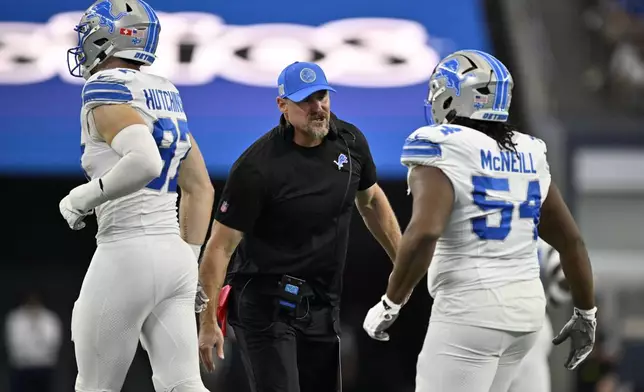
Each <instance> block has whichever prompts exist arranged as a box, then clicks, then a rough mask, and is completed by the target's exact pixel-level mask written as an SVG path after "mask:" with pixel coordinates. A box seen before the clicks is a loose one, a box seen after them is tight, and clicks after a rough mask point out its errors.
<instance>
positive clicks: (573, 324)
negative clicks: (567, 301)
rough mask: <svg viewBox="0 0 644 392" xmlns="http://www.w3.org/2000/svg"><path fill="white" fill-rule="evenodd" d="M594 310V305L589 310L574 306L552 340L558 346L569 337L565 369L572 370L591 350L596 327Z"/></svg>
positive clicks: (595, 310) (595, 309)
mask: <svg viewBox="0 0 644 392" xmlns="http://www.w3.org/2000/svg"><path fill="white" fill-rule="evenodd" d="M596 312H597V308H596V307H595V308H592V309H590V310H581V309H577V308H575V310H574V312H573V314H572V317H571V318H570V321H568V322H567V323H566V325H564V327H563V328H562V329H561V332H559V335H557V336H555V338H554V339H553V340H552V343H553V344H554V345H555V346H558V345H560V344H561V343H563V342H564V341H565V340H566V339H568V338H570V354H569V355H568V360H567V361H566V364H565V366H566V369H568V370H574V369H575V368H576V367H577V366H578V365H579V364H580V363H582V362H583V361H584V360H585V359H586V357H588V355H589V354H590V353H591V351H593V346H594V345H595V328H596V327H597V320H595V313H596Z"/></svg>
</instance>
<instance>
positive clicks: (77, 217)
mask: <svg viewBox="0 0 644 392" xmlns="http://www.w3.org/2000/svg"><path fill="white" fill-rule="evenodd" d="M58 209H59V210H60V214H61V215H62V216H63V218H65V220H66V221H67V224H68V225H69V227H70V228H71V229H72V230H80V229H82V228H83V227H85V222H84V221H83V220H84V219H85V217H86V216H88V215H92V214H93V213H94V210H89V211H81V210H78V209H76V208H74V207H73V206H72V202H71V197H70V195H67V196H65V197H63V199H62V200H61V201H60V203H59V204H58Z"/></svg>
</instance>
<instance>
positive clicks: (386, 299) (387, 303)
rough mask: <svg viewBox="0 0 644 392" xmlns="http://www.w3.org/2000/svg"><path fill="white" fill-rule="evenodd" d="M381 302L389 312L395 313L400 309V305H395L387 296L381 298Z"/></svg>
mask: <svg viewBox="0 0 644 392" xmlns="http://www.w3.org/2000/svg"><path fill="white" fill-rule="evenodd" d="M382 300H383V301H384V302H385V304H386V305H387V306H389V307H390V308H391V310H393V311H395V312H397V311H399V310H400V308H402V305H399V304H395V303H394V302H393V301H392V300H390V299H389V297H387V294H385V295H383V296H382Z"/></svg>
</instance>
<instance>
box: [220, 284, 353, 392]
mask: <svg viewBox="0 0 644 392" xmlns="http://www.w3.org/2000/svg"><path fill="white" fill-rule="evenodd" d="M246 283H247V282H245V281H242V282H240V283H239V282H238V283H233V285H232V287H233V288H232V291H231V297H230V301H229V305H228V314H229V318H228V320H229V322H230V325H231V326H232V327H233V329H234V331H235V336H236V337H237V342H238V345H239V348H240V351H241V354H242V355H241V356H242V361H243V362H244V366H245V368H246V373H247V375H248V379H249V383H250V387H251V390H252V391H253V392H336V391H339V390H340V387H339V385H340V383H341V381H340V371H339V368H340V363H339V362H340V357H339V356H340V337H339V333H338V332H339V328H338V325H339V321H338V317H337V314H338V312H337V311H336V309H335V308H333V307H332V306H330V305H328V304H323V303H320V302H319V301H317V300H316V299H315V298H307V299H305V300H304V302H303V303H302V304H301V306H300V309H299V314H298V315H297V316H298V319H297V320H292V319H290V320H289V319H287V318H284V317H279V316H278V317H275V301H274V300H275V296H274V294H275V289H274V287H273V286H272V285H266V284H264V283H265V282H259V281H253V280H251V281H250V282H248V284H246ZM275 284H277V281H275ZM307 303H308V306H307Z"/></svg>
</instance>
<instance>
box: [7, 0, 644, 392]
mask: <svg viewBox="0 0 644 392" xmlns="http://www.w3.org/2000/svg"><path fill="white" fill-rule="evenodd" d="M149 3H150V4H151V5H152V6H153V7H154V8H155V9H157V10H158V11H161V12H163V13H162V15H161V16H160V17H161V22H162V24H163V30H162V33H161V45H162V46H161V47H160V53H159V54H160V57H159V60H158V61H157V62H158V64H155V69H154V70H152V69H150V72H152V71H154V72H158V73H161V74H165V75H167V76H169V77H170V78H171V79H172V80H173V81H175V82H176V84H177V85H178V87H179V89H180V91H181V94H182V97H183V101H184V105H185V108H186V112H187V114H188V116H189V124H190V129H191V132H192V133H193V134H194V135H195V137H196V138H197V140H198V141H199V143H200V146H201V149H202V151H203V152H204V155H205V159H206V161H207V163H208V166H209V170H210V173H211V177H212V179H213V182H214V184H215V187H216V191H217V192H220V191H221V189H222V187H223V185H224V183H225V179H226V175H227V171H228V169H229V167H230V165H231V163H232V162H233V161H234V159H235V158H236V157H237V156H238V154H239V153H240V152H241V151H243V149H244V148H246V147H247V146H248V145H249V144H250V143H251V142H252V141H253V140H254V139H256V138H257V137H258V136H259V135H261V134H262V133H264V132H265V131H267V130H268V129H270V128H271V127H272V126H273V125H274V124H275V123H276V121H277V118H278V112H277V109H276V107H275V104H274V98H275V95H276V89H275V86H274V81H275V79H276V77H277V74H278V73H279V70H280V69H281V68H282V67H283V66H284V65H286V64H288V63H289V62H291V61H293V60H297V59H301V60H315V61H318V62H319V63H320V64H321V65H322V66H323V67H324V68H325V69H326V70H327V74H328V76H329V79H330V81H331V83H333V84H335V85H336V86H337V87H338V93H337V94H335V95H334V96H333V103H332V108H333V110H334V112H336V113H337V114H338V115H339V116H340V117H341V118H344V119H346V120H348V121H351V122H354V123H355V124H357V125H358V126H359V127H360V128H361V129H362V130H363V132H364V133H365V134H366V135H367V138H368V139H369V141H370V144H371V148H372V150H373V154H374V157H375V160H376V163H377V165H378V169H379V177H380V184H381V185H382V187H383V189H384V190H385V192H386V193H387V195H388V197H389V198H390V200H391V202H392V204H393V207H394V210H395V211H396V213H397V215H398V218H399V220H400V223H401V225H402V227H403V228H404V227H405V226H406V224H407V222H408V220H409V216H410V212H411V211H410V207H411V205H410V199H409V198H408V197H407V196H406V184H405V171H404V169H403V168H402V167H401V166H400V164H399V163H398V159H399V153H400V149H401V146H402V142H403V140H404V138H405V136H407V135H408V134H409V133H410V132H411V131H412V130H413V129H415V128H416V127H418V126H421V125H423V124H424V118H423V105H422V104H423V99H424V98H425V96H426V93H427V91H426V81H427V78H428V76H429V74H430V73H431V71H432V69H433V67H434V65H435V63H436V61H437V60H438V59H439V58H440V57H441V56H443V55H445V54H447V53H449V52H451V51H454V50H457V49H460V48H473V49H482V50H487V51H490V52H492V53H494V54H495V55H496V56H497V57H498V58H499V59H501V60H502V61H504V62H505V63H506V64H507V65H508V68H509V69H510V70H511V72H512V73H513V75H514V79H515V82H516V83H517V85H518V86H517V87H516V88H515V90H514V98H513V114H512V121H513V122H515V123H517V124H520V125H521V126H522V127H523V128H524V129H525V130H526V131H527V132H530V133H533V134H534V135H536V136H538V137H541V138H543V139H544V140H545V141H546V142H547V143H548V147H549V159H550V162H551V170H552V172H553V177H554V179H555V181H557V182H558V183H559V185H560V187H561V188H562V189H563V191H564V193H565V197H566V199H567V201H568V202H569V203H570V206H571V208H572V209H573V212H574V214H575V216H576V218H577V219H578V222H579V223H580V226H581V228H582V231H583V233H584V235H585V237H586V240H587V244H588V247H589V249H590V254H591V258H592V261H593V266H594V272H595V275H596V285H597V290H598V297H599V301H600V303H599V306H600V313H599V325H600V327H599V330H598V336H599V337H600V339H599V341H598V344H597V346H596V349H595V353H594V354H593V356H592V357H591V359H590V360H589V361H588V362H587V363H586V364H585V365H584V366H583V367H582V368H581V369H580V370H579V371H576V372H568V371H566V370H565V369H564V368H563V365H562V364H563V362H564V360H565V357H566V355H567V346H563V347H558V348H556V349H554V351H553V354H552V356H551V358H550V361H551V373H552V384H553V392H565V391H596V390H597V391H602V392H608V391H641V390H644V389H643V388H644V379H643V378H644V375H643V372H641V371H639V372H638V370H641V369H642V365H640V364H637V362H638V361H641V360H642V359H644V344H643V340H644V322H642V320H644V319H643V318H642V317H643V316H644V307H643V306H642V305H641V303H642V299H644V289H642V286H643V285H642V283H644V261H643V260H644V224H643V223H642V222H643V221H644V219H643V218H644V131H643V130H642V126H641V124H642V109H643V108H644V56H643V55H642V49H644V47H643V46H642V45H643V42H644V24H643V23H642V10H643V9H644V5H643V4H642V1H640V0H633V1H628V0H572V1H568V2H565V3H564V2H560V1H558V0H541V1H536V0H485V1H483V0H480V1H477V0H456V1H451V2H439V1H435V0H431V1H430V0H406V1H405V2H399V3H395V2H388V1H383V0H353V1H351V2H344V1H342V0H327V1H325V2H324V3H323V4H317V3H316V4H313V3H302V2H298V1H294V0H282V1H281V2H280V4H279V7H278V6H276V5H275V4H272V3H271V2H267V1H261V0H245V1H239V2H237V3H234V2H200V1H196V0H184V1H182V2H178V1H176V2H175V1H170V0H150V1H149ZM88 5H89V3H87V2H85V1H81V0H60V1H58V2H42V1H40V0H22V1H20V2H10V3H9V2H6V3H5V4H3V6H2V12H0V96H1V97H2V98H1V99H0V101H1V102H2V103H1V104H0V120H1V124H2V128H3V129H2V130H1V131H0V132H2V136H3V138H2V143H1V144H0V145H1V147H0V148H1V151H2V153H1V154H0V189H1V190H2V192H1V194H2V196H1V198H2V199H1V200H2V204H1V205H2V206H3V216H4V226H5V229H6V232H7V234H4V235H3V236H2V238H3V240H2V244H3V247H2V250H3V251H2V253H1V256H0V257H1V259H2V262H1V267H0V314H1V315H6V314H7V313H8V312H9V311H10V310H11V309H13V308H15V307H16V306H17V305H18V304H19V303H20V300H21V298H22V296H23V294H25V293H27V292H30V291H33V290H35V291H38V292H40V293H41V295H42V297H43V298H44V300H45V304H46V305H47V306H48V307H49V308H50V309H52V310H53V311H55V312H56V314H57V315H58V316H59V317H60V318H61V320H62V323H63V344H62V347H61V351H60V354H59V361H58V364H57V366H56V373H55V384H56V385H55V388H54V390H55V391H70V390H73V382H74V377H75V371H76V368H75V362H74V356H73V347H72V344H71V342H70V336H69V335H70V334H69V320H70V317H71V309H72V306H73V303H74V300H75V299H76V296H77V293H78V290H79V288H80V284H81V282H82V279H83V275H84V273H85V270H86V268H87V265H88V263H89V260H90V258H91V255H92V252H93V250H94V248H95V243H94V238H93V235H94V233H95V228H96V225H95V222H93V221H92V220H90V224H89V225H88V227H87V228H86V229H85V230H83V231H81V232H72V231H71V230H69V229H68V228H67V227H66V225H65V222H64V221H63V219H62V218H61V217H60V216H59V213H58V202H59V200H60V199H61V198H62V197H63V196H64V195H65V194H66V193H67V192H68V191H69V189H71V188H72V187H74V186H76V185H78V184H80V183H82V182H83V181H84V178H83V176H82V174H81V171H80V166H79V157H80V148H79V133H80V130H79V126H78V113H79V108H80V89H81V84H79V82H81V81H78V80H72V78H71V77H70V76H69V75H67V71H66V64H65V52H66V49H67V48H69V47H71V46H73V45H74V44H75V33H73V31H72V28H73V25H74V24H75V23H76V22H77V20H78V18H79V15H80V13H81V11H82V10H84V9H85V8H86V7H87V6H88ZM389 270H390V264H389V262H388V260H387V258H386V256H385V254H384V252H383V251H382V250H381V249H380V248H379V246H378V244H377V243H376V242H375V240H373V239H372V238H371V236H370V235H369V234H368V232H367V230H366V229H365V227H364V225H363V224H362V221H361V219H359V217H358V216H356V217H355V219H354V221H353V227H352V234H351V246H350V249H349V255H348V263H347V269H346V277H345V293H344V300H343V301H344V302H343V309H342V314H343V324H344V335H343V361H344V364H343V365H344V366H343V370H344V382H345V384H344V387H345V391H374V392H377V391H411V390H413V382H414V374H415V361H416V355H417V353H418V351H419V350H420V347H421V345H422V341H423V338H424V332H425V329H426V327H427V322H428V316H429V311H430V308H431V298H429V295H428V294H427V290H426V289H425V287H426V286H425V282H424V281H423V282H422V283H421V284H420V286H419V288H418V289H416V291H415V292H414V295H413V296H412V299H411V301H410V302H409V304H408V305H407V306H406V308H405V311H403V313H402V315H401V317H400V319H399V321H398V322H397V323H396V324H395V326H394V327H393V329H392V335H393V339H392V342H390V343H388V344H381V343H378V342H375V341H372V340H370V339H368V337H367V336H366V334H364V332H363V331H362V329H361V323H362V320H363V317H364V315H365V314H366V312H367V310H368V309H369V307H370V306H372V304H373V303H374V301H375V300H376V299H377V298H378V297H379V295H381V293H382V290H383V289H384V287H385V283H386V280H387V276H388V273H389ZM570 310H571V309H570V308H569V307H564V309H558V310H552V311H551V314H552V316H553V320H554V326H555V329H557V330H558V329H559V328H560V327H561V326H562V325H563V323H564V322H565V320H566V319H567V318H568V317H569V315H570ZM3 347H4V346H3ZM226 350H227V356H226V358H227V359H226V361H225V362H224V363H221V364H219V369H218V370H217V371H216V372H215V373H214V374H204V379H205V380H206V383H207V386H208V387H209V388H210V389H211V390H213V391H233V390H234V391H240V392H241V391H245V390H246V389H245V388H246V386H245V385H246V383H245V380H244V378H243V377H244V376H243V373H242V367H241V364H240V362H239V358H238V356H237V355H236V348H235V344H234V339H228V342H227V347H226ZM4 351H5V350H0V352H2V353H3V355H0V391H5V390H8V388H9V387H8V385H9V384H8V378H9V366H8V362H7V356H6V355H4ZM150 375H151V374H150V369H149V366H148V364H147V358H146V356H145V353H144V352H143V351H141V350H139V352H138V353H137V356H136V358H135V361H134V363H133V366H132V368H131V371H130V373H129V374H128V378H127V381H126V385H125V387H124V389H123V391H142V392H143V391H152V390H153V389H152V386H151V382H150Z"/></svg>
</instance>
